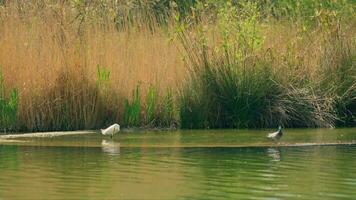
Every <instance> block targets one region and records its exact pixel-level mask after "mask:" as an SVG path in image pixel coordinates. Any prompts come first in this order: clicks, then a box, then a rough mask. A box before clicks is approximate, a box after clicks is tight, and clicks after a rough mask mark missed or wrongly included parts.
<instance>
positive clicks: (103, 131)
mask: <svg viewBox="0 0 356 200" xmlns="http://www.w3.org/2000/svg"><path fill="white" fill-rule="evenodd" d="M119 131H120V125H118V124H113V125H111V126H109V127H108V128H106V129H101V134H103V135H110V136H111V137H112V136H113V135H114V134H116V133H117V132H119Z"/></svg>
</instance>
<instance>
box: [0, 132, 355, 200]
mask: <svg viewBox="0 0 356 200" xmlns="http://www.w3.org/2000/svg"><path fill="white" fill-rule="evenodd" d="M267 132H268V131H267ZM265 134H266V131H263V130H261V131H247V130H240V131H234V130H227V131H215V130H212V131H183V132H149V133H124V134H121V135H118V136H116V137H115V138H114V139H113V140H110V139H109V138H106V137H102V136H100V135H99V134H88V135H80V136H61V137H53V138H19V139H14V140H11V141H9V142H2V144H0V199H1V200H5V199H83V200H84V199H356V190H355V188H356V145H355V144H353V143H355V142H356V128H352V129H334V130H328V129H310V130H305V129H304V130H303V129H299V130H287V131H286V132H285V136H284V137H283V138H282V140H281V141H280V142H279V143H272V142H270V141H268V140H266V139H265ZM341 143H345V144H346V145H336V144H341Z"/></svg>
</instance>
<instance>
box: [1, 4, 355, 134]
mask: <svg viewBox="0 0 356 200" xmlns="http://www.w3.org/2000/svg"><path fill="white" fill-rule="evenodd" d="M355 6H356V5H355V3H354V2H353V1H348V0H339V1H331V0H330V1H319V0H317V1H306V0H303V1H297V2H296V1H290V0H283V1H263V2H260V1H225V0H224V1H173V0H158V1H150V0H127V1H60V2H57V1H47V0H44V1H36V2H24V1H0V66H1V73H0V111H1V113H0V114H1V115H0V125H1V129H2V130H4V129H8V130H14V131H51V130H77V129H97V128H100V127H104V126H106V125H108V124H111V123H114V122H118V123H120V124H122V125H123V126H126V127H181V128H260V127H276V126H278V125H279V124H282V125H283V126H286V127H334V126H355V125H356V118H355V117H356V67H355V59H356V51H355V50H356V40H355V35H356V29H355V27H356V21H355V14H354V13H355ZM10 105H11V106H10ZM5 107H6V109H5ZM10 107H11V109H10ZM5 110H6V111H5ZM10 110H11V111H10ZM14 113H15V114H14ZM5 119H6V120H5ZM8 119H9V120H8ZM10 119H11V120H10ZM5 121H6V122H5Z"/></svg>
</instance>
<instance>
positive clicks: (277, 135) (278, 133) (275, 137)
mask: <svg viewBox="0 0 356 200" xmlns="http://www.w3.org/2000/svg"><path fill="white" fill-rule="evenodd" d="M282 136H283V132H282V127H281V126H279V127H278V130H277V131H276V132H273V133H269V134H268V135H267V138H269V139H272V140H279V139H280V138H281V137H282Z"/></svg>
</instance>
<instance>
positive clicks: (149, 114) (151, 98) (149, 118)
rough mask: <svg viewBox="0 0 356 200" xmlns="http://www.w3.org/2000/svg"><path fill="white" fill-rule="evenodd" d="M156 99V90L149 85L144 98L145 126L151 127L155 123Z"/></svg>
mask: <svg viewBox="0 0 356 200" xmlns="http://www.w3.org/2000/svg"><path fill="white" fill-rule="evenodd" d="M157 97H158V94H157V90H156V88H155V87H154V86H152V85H151V86H150V87H149V88H148V92H147V96H146V124H147V125H148V126H153V125H154V124H155V123H156V115H157V113H156V109H157Z"/></svg>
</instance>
